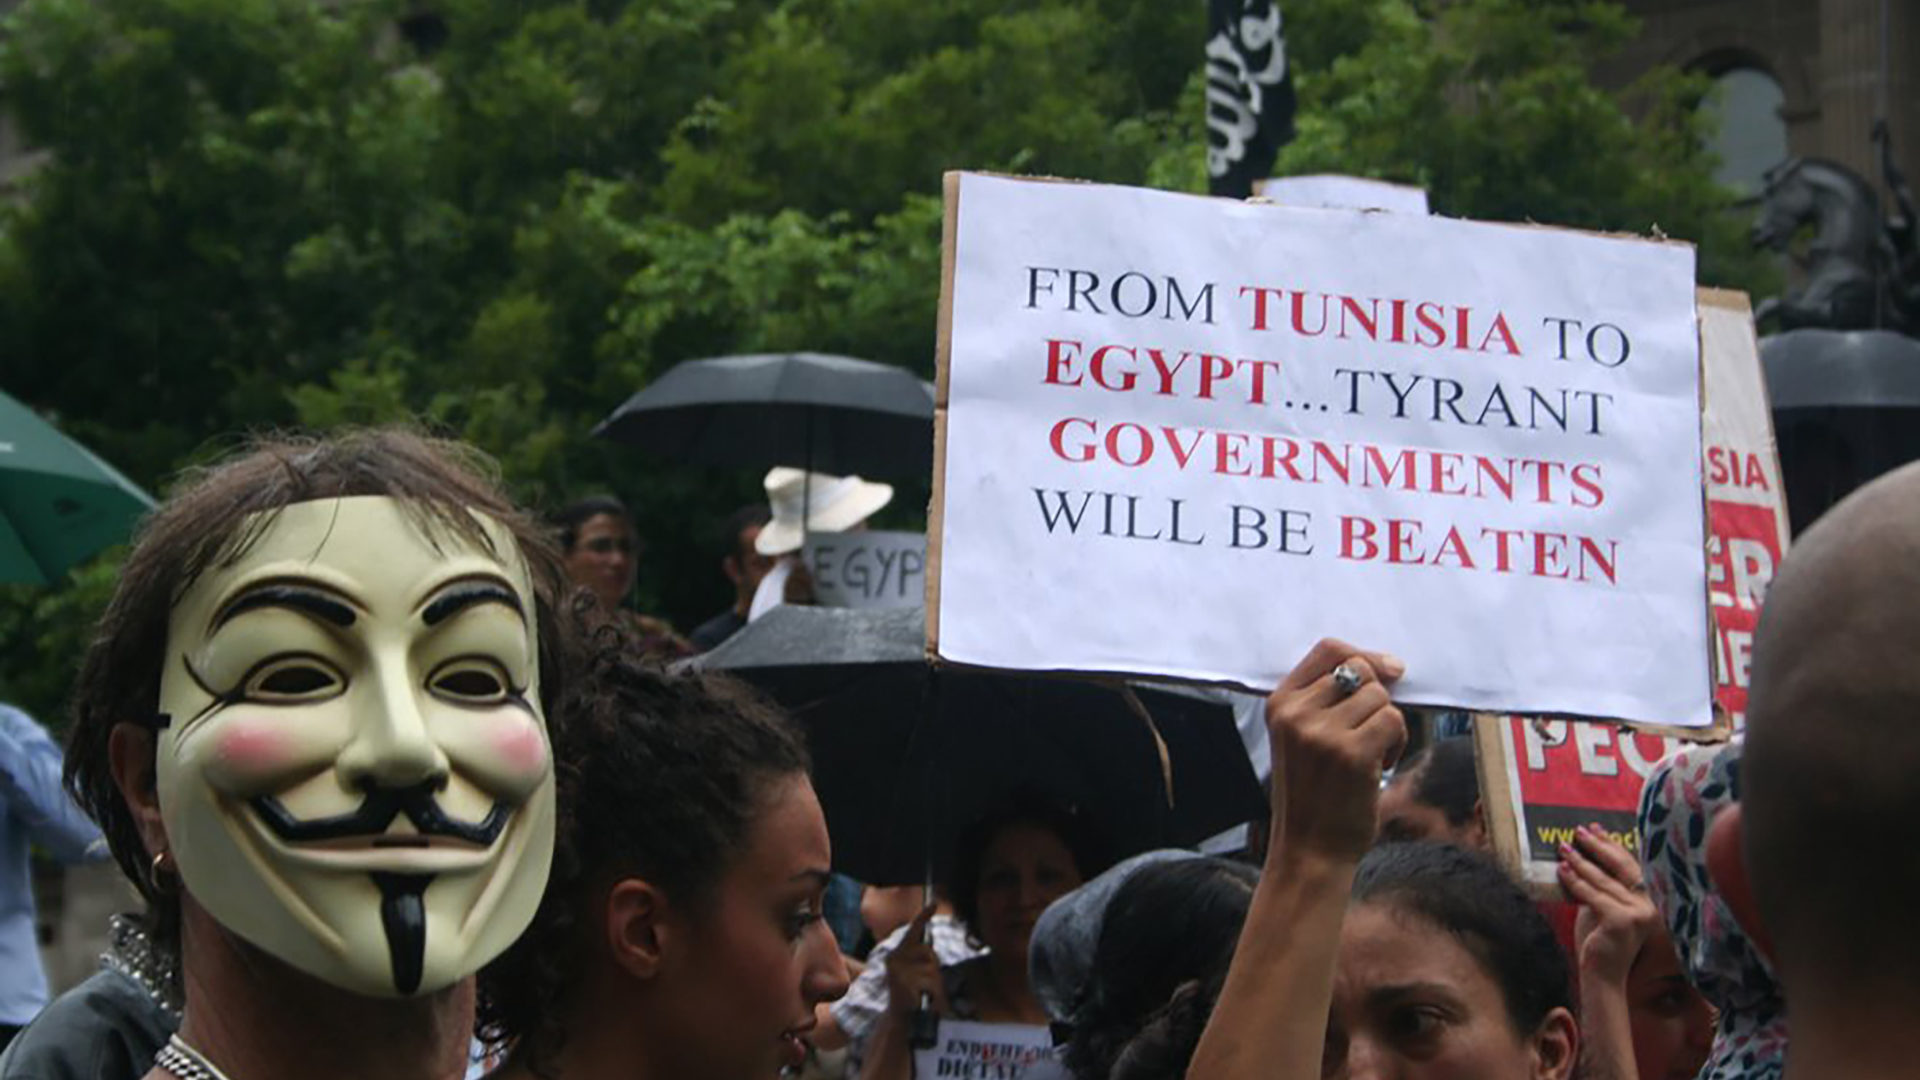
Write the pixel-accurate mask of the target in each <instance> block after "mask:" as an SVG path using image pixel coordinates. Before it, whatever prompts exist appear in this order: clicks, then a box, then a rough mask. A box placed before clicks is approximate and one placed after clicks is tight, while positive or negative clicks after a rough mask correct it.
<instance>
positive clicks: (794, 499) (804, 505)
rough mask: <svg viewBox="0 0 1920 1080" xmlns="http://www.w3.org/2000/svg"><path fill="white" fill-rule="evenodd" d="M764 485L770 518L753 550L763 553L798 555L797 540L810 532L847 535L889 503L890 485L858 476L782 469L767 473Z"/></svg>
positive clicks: (771, 470) (777, 467) (781, 467)
mask: <svg viewBox="0 0 1920 1080" xmlns="http://www.w3.org/2000/svg"><path fill="white" fill-rule="evenodd" d="M765 485H766V489H767V505H768V507H770V508H771V509H772V511H773V520H771V521H769V522H767V524H766V525H765V526H764V527H763V528H761V530H760V535H759V536H758V537H757V538H755V540H754V541H753V547H754V550H756V551H758V552H759V553H760V554H762V555H785V554H786V553H787V552H789V551H798V550H800V542H801V540H802V539H804V538H805V536H806V534H807V533H810V532H817V533H826V532H845V531H846V530H848V529H851V528H853V527H854V526H855V525H858V524H860V523H861V522H863V521H865V520H867V518H869V517H872V516H873V515H874V514H875V513H877V512H878V511H879V510H880V508H881V507H883V506H885V505H887V504H888V503H889V502H892V501H893V485H891V484H877V483H874V482H873V481H871V480H862V479H860V478H859V477H857V476H832V475H829V474H827V473H808V472H806V471H804V470H801V469H794V468H789V467H788V466H785V465H779V466H775V467H774V468H772V469H769V470H767V479H766V481H765ZM803 516H804V517H805V519H806V520H805V525H804V527H803V526H802V524H801V519H802V517H803Z"/></svg>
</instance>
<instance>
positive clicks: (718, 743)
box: [479, 623, 808, 1072]
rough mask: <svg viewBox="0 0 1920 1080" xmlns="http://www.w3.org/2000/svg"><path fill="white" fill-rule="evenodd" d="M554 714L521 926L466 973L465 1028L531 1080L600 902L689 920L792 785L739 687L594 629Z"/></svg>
mask: <svg viewBox="0 0 1920 1080" xmlns="http://www.w3.org/2000/svg"><path fill="white" fill-rule="evenodd" d="M575 685H576V692H575V694H574V695H573V696H572V697H570V698H569V700H568V701H567V702H566V703H565V704H563V706H562V709H563V711H565V712H566V713H567V714H568V734H569V739H568V744H567V747H566V753H565V756H564V757H563V758H560V759H557V760H556V762H555V767H556V771H557V778H558V784H559V805H560V822H559V830H558V836H557V838H556V844H555V847H554V858H553V870H552V874H551V876H550V877H549V879H548V882H547V889H546V894H545V896H544V897H542V899H541V902H540V910H539V912H538V914H536V915H535V916H534V920H533V924H532V925H531V926H530V927H528V929H527V932H526V933H525V934H523V935H521V937H520V940H519V941H518V942H516V943H515V944H514V945H513V946H512V947H510V948H509V949H508V950H507V951H506V952H505V953H503V954H502V955H501V956H500V957H499V958H498V959H497V960H495V961H494V962H493V963H492V964H491V965H489V966H488V967H487V968H486V969H485V970H483V971H482V972H481V974H480V1002H479V1029H480V1033H481V1037H482V1038H483V1039H485V1040H487V1041H488V1042H491V1043H494V1044H496V1045H501V1044H507V1043H514V1044H516V1046H517V1049H516V1052H518V1053H521V1054H524V1055H525V1056H526V1061H527V1062H528V1064H529V1066H530V1067H532V1068H534V1069H535V1071H536V1072H539V1071H541V1070H542V1069H543V1068H544V1067H545V1066H546V1065H547V1064H548V1063H550V1062H551V1061H552V1059H553V1056H554V1055H556V1054H557V1053H558V1052H559V1050H560V1048H561V1046H562V1045H563V1043H564V1042H565V1040H566V1036H567V1032H566V1029H565V1025H564V1016H565V1014H566V1011H567V1006H568V1005H569V1004H570V1003H571V1000H572V997H573V995H574V993H575V992H576V991H577V989H578V987H577V984H576V983H577V979H578V977H579V975H580V973H581V972H582V971H584V970H586V969H587V962H588V960H589V958H590V957H591V955H592V950H594V949H595V948H597V947H599V946H598V942H599V937H598V935H597V931H598V929H599V927H600V923H601V920H600V918H599V917H598V915H599V911H600V910H601V909H602V908H603V907H604V905H605V902H606V897H607V892H608V890H609V889H610V888H612V886H613V885H614V884H615V883H617V882H619V881H622V880H625V879H629V878H640V879H643V880H645V881H647V882H650V883H651V884H653V885H656V886H658V887H660V888H661V889H663V890H665V891H666V892H667V893H668V894H669V895H670V896H672V897H673V898H674V901H675V903H676V904H683V905H687V906H689V907H692V908H696V909H697V908H699V907H701V906H702V905H704V904H705V903H706V902H707V901H708V900H709V899H710V898H711V895H712V892H713V890H714V889H715V887H716V886H717V885H718V883H719V881H720V879H721V878H722V877H723V876H724V875H725V874H726V871H727V869H728V868H729V867H730V866H731V865H732V864H733V862H734V860H735V859H736V857H737V856H738V855H739V854H740V852H741V850H742V849H743V848H744V847H745V846H746V844H747V842H748V838H749V833H750V832H751V830H752V827H753V824H754V822H756V821H757V820H758V819H759V817H760V815H761V814H762V813H763V812H764V810H765V808H766V807H765V804H766V799H767V797H768V794H769V792H770V791H771V790H772V788H773V787H774V786H775V784H776V783H777V782H778V781H780V780H782V779H786V778H791V777H802V778H804V777H805V776H806V774H807V770H808V758H807V751H806V746H805V744H804V743H803V742H802V739H801V736H800V733H799V731H798V729H797V728H796V727H795V726H794V725H793V724H792V722H791V721H789V720H788V719H787V718H786V717H785V715H784V714H782V713H781V712H779V711H778V710H777V709H776V708H775V707H774V706H773V705H771V704H770V703H768V702H767V701H766V700H765V699H764V698H762V697H760V696H759V695H758V694H757V693H756V692H754V691H753V690H751V689H749V688H748V687H747V686H746V685H745V684H743V683H740V682H737V681H735V680H733V679H731V678H728V677H726V676H723V675H716V674H709V673H701V672H689V673H684V674H672V673H669V672H666V671H664V670H662V669H661V668H659V667H658V666H656V665H654V664H652V663H650V662H649V661H647V660H645V659H643V658H641V657H640V655H639V654H638V652H637V651H636V649H635V647H634V646H633V644H632V643H631V642H630V641H628V639H627V638H626V636H625V635H624V634H623V633H622V632H621V631H620V630H619V628H618V627H617V626H616V625H614V624H611V623H609V624H607V625H603V626H602V627H600V628H599V629H598V630H597V631H596V634H595V648H594V649H593V655H592V657H591V661H590V663H589V665H588V667H587V669H586V670H585V671H584V672H583V673H582V674H581V675H580V677H579V678H577V679H576V680H575Z"/></svg>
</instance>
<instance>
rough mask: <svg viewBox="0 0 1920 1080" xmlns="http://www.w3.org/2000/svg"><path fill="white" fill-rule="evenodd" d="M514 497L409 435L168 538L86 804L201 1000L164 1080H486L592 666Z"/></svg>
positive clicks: (92, 694)
mask: <svg viewBox="0 0 1920 1080" xmlns="http://www.w3.org/2000/svg"><path fill="white" fill-rule="evenodd" d="M490 476H491V472H490V465H489V464H488V463H487V462H485V460H484V459H483V458H481V457H480V456H479V455H478V453H477V452H476V451H472V450H471V449H469V448H466V447H463V446H460V445H458V444H453V443H447V442H442V441H438V440H432V439H427V438H424V437H421V436H419V435H416V434H413V433H410V432H407V431H403V430H394V429H382V430H373V431H362V432H354V433H348V434H343V435H339V436H335V437H332V438H326V439H307V438H282V439H273V440H267V441H263V442H260V443H256V444H255V445H253V446H252V447H250V448H249V449H248V450H246V451H244V452H243V453H241V454H240V455H239V456H237V457H236V458H234V459H232V460H229V461H228V462H226V463H224V464H222V465H219V466H217V467H214V468H212V469H209V470H207V471H204V472H202V473H200V474H199V475H197V476H195V477H193V478H191V479H190V481H189V482H188V483H187V484H186V485H185V486H184V488H183V489H182V490H181V491H180V492H179V493H178V494H176V495H175V496H174V497H173V498H171V499H169V500H168V501H167V502H166V503H164V504H163V505H161V506H160V507H159V508H158V509H157V510H155V511H154V512H153V513H152V514H151V515H150V516H149V517H148V519H147V520H146V522H145V523H144V524H143V526H142V527H141V529H140V532H139V534H138V536H137V537H136V539H135V542H134V545H133V548H132V551H131V552H130V554H129V555H128V557H127V560H126V562H125V564H124V565H123V567H122V569H121V574H120V579H119V582H118V584H117V586H116V588H115V590H114V594H113V596H112V598H111V599H110V601H109V602H108V605H107V608H106V611H105V613H104V614H103V616H102V618H101V621H100V625H99V629H98V633H97V635H96V637H95V639H94V641H93V643H92V645H91V646H90V647H89V649H88V651H87V653H86V655H85V657H84V658H83V660H82V663H81V668H80V675H79V679H78V682H77V684H76V687H75V690H74V695H73V727H72V732H71V737H70V741H69V745H68V749H67V759H66V781H67V785H68V788H69V790H70V791H71V792H72V793H73V794H74V796H75V797H76V799H77V801H78V802H79V803H80V805H81V806H82V807H83V808H85V809H86V810H87V811H88V812H89V813H91V814H92V816H93V817H94V819H95V820H96V821H98V822H99V823H100V826H101V829H102V831H103V832H104V834H105V836H106V839H107V843H108V845H109V846H110V848H111V849H112V853H113V856H114V858H115V859H116V861H118V862H119V864H120V866H121V868H122V870H123V871H124V872H125V873H126V875H127V877H128V878H129V879H130V880H131V881H132V883H133V885H134V887H135V888H136V889H137V890H138V891H139V892H140V894H141V895H142V897H143V898H144V899H145V901H146V905H147V912H146V915H145V917H144V918H143V920H142V924H141V927H140V929H141V931H142V933H143V934H145V935H146V936H147V938H148V939H149V943H150V944H151V946H152V949H151V953H152V955H154V956H156V957H158V958H159V961H160V962H159V964H158V965H157V966H156V969H155V970H153V971H151V972H150V973H149V974H150V975H151V976H152V977H154V978H156V979H165V980H167V981H168V982H169V983H172V984H173V985H172V986H171V987H169V990H170V992H177V993H178V994H179V995H180V998H181V1000H182V1001H183V1004H184V1011H183V1015H182V1018H181V1022H180V1028H179V1031H178V1032H177V1033H176V1034H175V1035H174V1036H173V1037H172V1038H171V1039H170V1040H169V1041H168V1042H167V1043H166V1044H165V1045H164V1046H162V1047H161V1048H160V1051H159V1053H158V1056H157V1057H156V1058H155V1059H153V1060H152V1061H151V1062H140V1063H139V1064H138V1068H139V1070H140V1071H141V1072H142V1073H145V1072H146V1070H147V1067H148V1065H149V1064H151V1065H152V1072H151V1073H147V1075H148V1076H150V1077H154V1078H160V1080H165V1078H175V1080H203V1078H207V1077H216V1078H217V1077H223V1076H224V1077H231V1078H234V1080H249V1078H257V1077H275V1078H279V1080H304V1078H309V1077H312V1078H320V1077H326V1078H336V1077H342V1076H353V1077H366V1078H372V1080H422V1078H425V1080H450V1078H453V1077H458V1076H460V1075H461V1074H462V1071H463V1069H464V1065H465V1056H466V1055H465V1051H466V1048H467V1044H468V1039H469V1035H470V1033H471V1031H472V1025H473V980H472V978H471V975H472V973H473V972H474V971H475V970H476V969H478V968H479V967H480V966H481V964H483V963H484V962H485V961H487V960H489V959H491V958H492V957H493V956H494V955H496V954H497V953H498V952H499V951H501V950H502V949H504V948H505V947H506V946H507V944H508V943H509V942H511V941H512V940H513V939H514V938H515V937H516V936H517V935H518V934H519V933H520V931H521V930H522V929H523V928H524V927H525V926H526V925H527V923H528V922H529V921H530V920H531V918H532V916H533V913H534V911H535V909H536V907H537V906H538V904H539V900H540V895H541V891H542V889H543V887H544V885H545V882H546V877H547V868H548V862H549V853H550V851H551V847H552V844H553V829H554V815H555V810H554V780H553V769H552V765H551V761H552V756H553V751H552V747H553V745H554V744H553V741H552V739H553V736H555V735H558V734H559V733H558V732H557V731H553V732H550V731H549V729H548V724H547V717H548V716H549V715H550V713H551V708H552V704H553V700H554V698H555V697H557V695H559V694H560V693H561V692H562V690H563V687H564V684H565V674H566V667H567V666H568V656H569V652H568V648H567V645H566V641H567V640H568V636H567V635H566V633H565V632H564V628H563V627H562V625H561V624H560V623H559V622H558V621H557V620H558V612H557V609H556V599H557V597H558V596H559V594H560V590H561V581H562V576H561V570H560V563H559V559H558V553H557V552H556V551H554V550H553V548H552V546H551V542H550V541H549V539H548V538H547V535H546V533H545V530H543V529H541V528H540V527H539V526H538V525H537V524H536V523H535V522H534V521H532V520H531V519H529V518H527V517H526V516H525V515H523V514H522V513H521V512H520V511H519V510H517V509H516V508H515V507H514V506H513V505H512V504H511V503H510V502H508V501H507V499H506V498H505V497H504V496H503V495H502V494H501V493H500V492H499V491H498V489H497V488H496V487H495V486H494V483H493V481H492V480H491V479H490ZM403 819H404V820H403ZM96 990H97V988H96ZM76 993H80V994H83V995H84V994H87V993H88V991H87V988H86V987H84V986H83V987H82V988H81V989H80V990H79V991H76ZM62 1001H63V1002H67V999H66V998H63V999H62ZM68 1003H69V1004H70V1005H71V1006H72V1007H71V1008H70V1009H68V1010H66V1011H65V1012H64V1013H63V1014H62V1015H63V1016H65V1017H66V1018H67V1019H68V1020H73V1019H74V1018H76V1017H77V1018H80V1019H82V1020H83V1021H84V1022H80V1023H69V1024H67V1026H66V1027H65V1028H64V1032H65V1035H66V1036H67V1037H68V1038H70V1039H75V1040H86V1039H105V1038H109V1037H111V1033H110V1030H109V1026H110V1024H111V1023H112V1016H113V1014H112V1012H111V1011H110V1010H102V1009H100V1008H98V1007H97V1006H99V1005H100V1002H99V1000H98V994H97V993H94V994H93V996H92V997H85V996H83V997H82V998H80V999H79V1000H75V1001H72V1002H68ZM61 1008H62V1004H61V1003H56V1004H55V1005H54V1006H52V1007H51V1008H50V1009H49V1013H53V1011H54V1010H59V1009H61ZM36 1026H37V1025H36ZM33 1035H34V1031H33V1030H32V1029H29V1031H28V1032H27V1034H26V1036H25V1037H24V1038H23V1041H24V1039H25V1038H31V1037H32V1036H33ZM66 1060H85V1057H84V1055H81V1054H79V1053H78V1052H75V1053H70V1054H68V1055H66ZM102 1060H104V1059H102ZM26 1075H32V1074H31V1073H29V1074H26ZM41 1075H55V1076H58V1075H74V1074H71V1073H63V1072H60V1071H58V1070H54V1071H49V1072H47V1073H44V1074H41ZM82 1075H87V1076H89V1077H90V1078H92V1080H118V1078H117V1077H115V1076H113V1075H112V1074H108V1073H101V1072H95V1073H88V1074H82Z"/></svg>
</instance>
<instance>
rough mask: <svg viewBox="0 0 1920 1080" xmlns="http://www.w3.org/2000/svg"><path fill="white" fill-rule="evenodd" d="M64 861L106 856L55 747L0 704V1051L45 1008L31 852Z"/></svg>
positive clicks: (39, 730)
mask: <svg viewBox="0 0 1920 1080" xmlns="http://www.w3.org/2000/svg"><path fill="white" fill-rule="evenodd" d="M30 846H36V847H38V848H39V849H40V850H41V851H43V852H45V853H46V854H47V855H48V856H49V857H51V858H53V859H56V860H58V861H60V862H62V863H79V862H85V861H89V860H92V859H103V858H105V857H106V854H107V846H106V843H105V841H103V840H102V839H101V838H100V830H98V829H96V828H94V827H93V822H91V821H88V820H87V817H86V815H85V814H82V813H81V812H80V808H79V807H77V806H75V805H74V804H73V801H72V800H71V799H69V798H67V793H66V792H65V791H62V790H61V789H60V748H59V747H57V746H55V745H54V744H53V740H52V739H51V738H49V737H48V736H47V731H46V729H45V728H43V727H41V726H40V725H39V724H37V723H35V722H34V720H33V718H32V717H30V716H28V715H27V714H26V713H24V712H22V711H21V710H19V709H16V708H14V707H13V706H11V705H7V704H4V703H0V1050H4V1049H5V1048H6V1046H7V1045H8V1044H9V1043H11V1042H12V1041H13V1037H14V1035H16V1034H18V1033H19V1031H20V1029H21V1028H22V1027H24V1026H26V1024H27V1022H28V1021H30V1020H32V1019H33V1018H34V1017H35V1016H36V1015H38V1014H39V1012H40V1010H41V1009H42V1008H44V1007H45V1006H46V1004H47V975H46V972H45V971H43V970H42V969H41V966H40V936H39V934H38V932H37V927H36V926H35V923H34V906H33V871H32V867H31V865H30V862H29V852H28V848H29V847H30Z"/></svg>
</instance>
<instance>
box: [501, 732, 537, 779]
mask: <svg viewBox="0 0 1920 1080" xmlns="http://www.w3.org/2000/svg"><path fill="white" fill-rule="evenodd" d="M493 749H494V752H495V753H497V754H499V755H500V761H501V764H503V765H505V766H506V767H507V769H508V770H510V771H512V772H516V773H520V774H521V775H523V776H527V777H535V776H542V775H545V773H546V771H547V740H546V739H544V738H542V737H541V735H540V729H539V728H538V727H535V726H534V725H532V724H528V723H516V724H507V725H503V726H502V727H501V728H500V729H499V730H498V731H496V732H494V735H493Z"/></svg>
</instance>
